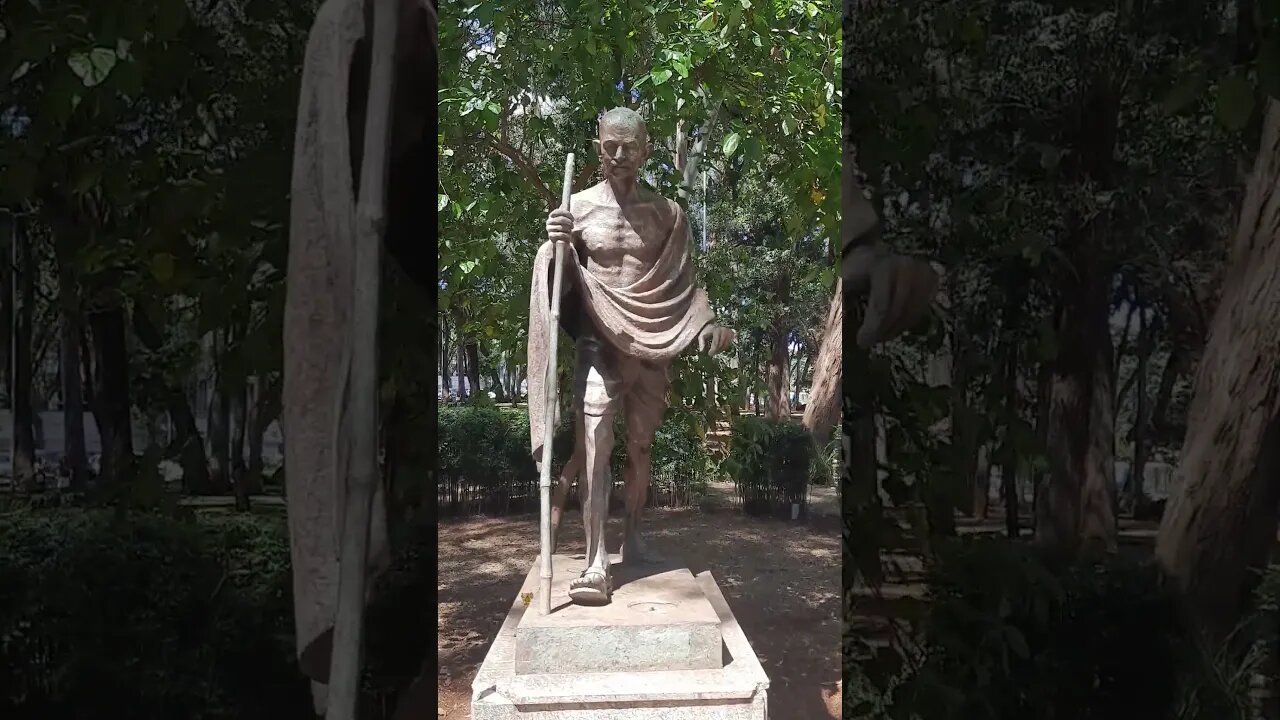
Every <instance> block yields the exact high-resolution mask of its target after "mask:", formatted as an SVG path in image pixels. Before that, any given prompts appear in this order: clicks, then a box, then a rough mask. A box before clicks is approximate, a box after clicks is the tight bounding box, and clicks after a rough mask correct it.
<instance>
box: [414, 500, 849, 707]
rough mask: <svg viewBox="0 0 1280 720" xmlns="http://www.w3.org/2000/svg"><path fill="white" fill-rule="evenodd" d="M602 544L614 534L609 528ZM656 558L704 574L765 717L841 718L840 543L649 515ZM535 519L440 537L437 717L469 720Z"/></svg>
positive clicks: (686, 515)
mask: <svg viewBox="0 0 1280 720" xmlns="http://www.w3.org/2000/svg"><path fill="white" fill-rule="evenodd" d="M581 523H582V521H581V515H579V514H578V513H571V514H570V515H569V516H568V517H566V519H565V527H564V533H565V535H564V548H563V552H570V553H574V552H576V553H581V552H584V551H585V547H584V543H583V536H582V524H581ZM609 530H610V533H609V537H610V540H609V545H610V547H611V548H612V547H616V546H617V545H618V544H619V543H620V541H621V537H620V535H621V530H622V523H621V521H620V520H619V519H617V518H615V519H614V520H613V521H612V522H611V525H610V528H609ZM647 531H648V537H649V539H650V543H651V544H652V546H653V549H654V550H656V551H657V552H659V553H661V554H662V555H664V556H666V557H669V558H677V557H678V558H682V559H683V560H684V561H685V562H686V563H688V565H689V568H690V570H692V571H693V572H695V573H697V572H701V571H702V570H710V571H711V573H712V575H714V576H715V578H716V580H717V581H718V582H719V583H720V587H721V590H722V591H723V592H724V595H725V598H726V599H727V600H728V602H729V606H730V607H731V608H732V609H733V611H734V613H735V614H736V615H737V618H738V622H739V623H741V625H742V628H743V630H744V631H745V632H746V635H747V639H748V640H749V641H750V642H751V647H752V648H753V649H754V650H755V652H756V654H757V655H758V656H759V658H760V662H761V664H762V665H763V666H764V670H765V672H766V673H767V674H768V676H769V680H770V688H769V714H770V716H771V717H776V718H780V719H781V720H827V718H838V717H840V711H839V700H840V698H839V681H840V628H841V625H840V582H841V576H840V540H839V538H840V536H839V529H838V525H837V524H835V523H830V522H827V523H814V524H797V523H789V522H785V521H778V520H766V519H759V518H751V517H747V516H745V515H743V514H742V513H741V512H737V511H726V510H722V511H717V512H708V511H705V510H699V509H692V508H691V509H681V510H652V511H649V512H648V515H647ZM537 537H538V533H537V516H536V515H522V516H516V517H506V518H470V519H466V520H458V521H451V522H450V521H446V522H442V523H441V525H440V534H439V549H440V556H439V576H438V577H439V596H440V605H439V619H440V637H439V653H440V654H439V662H440V665H439V667H440V670H439V678H438V679H439V684H438V689H439V694H438V700H439V708H440V709H439V717H442V718H446V719H447V720H470V717H471V712H470V707H469V706H470V698H471V689H470V685H471V680H472V678H473V677H474V676H475V674H476V671H477V670H478V669H479V667H480V663H481V662H482V661H483V660H484V656H485V653H486V652H487V651H488V649H489V644H490V643H491V642H492V641H493V638H494V636H495V635H496V634H497V632H498V628H499V627H500V626H501V625H502V620H503V618H504V617H505V615H506V612H507V610H508V609H509V608H510V606H511V603H512V602H513V601H514V600H515V595H516V593H517V591H518V590H519V589H520V584H521V582H522V581H523V580H524V576H525V574H526V573H528V571H529V567H530V565H531V564H532V563H533V561H534V559H535V557H536V556H537Z"/></svg>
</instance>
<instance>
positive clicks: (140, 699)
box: [0, 508, 310, 719]
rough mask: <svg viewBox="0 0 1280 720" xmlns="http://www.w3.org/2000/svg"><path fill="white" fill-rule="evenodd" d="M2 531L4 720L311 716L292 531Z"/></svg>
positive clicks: (56, 520) (30, 519) (144, 523)
mask: <svg viewBox="0 0 1280 720" xmlns="http://www.w3.org/2000/svg"><path fill="white" fill-rule="evenodd" d="M4 520H5V522H4V523H0V577H2V578H3V582H2V584H0V656H3V664H4V666H5V667H6V668H7V670H6V673H5V676H4V678H3V680H0V688H3V690H2V691H0V708H2V709H3V710H4V714H5V715H10V714H12V715H13V716H14V717H77V716H87V715H92V714H95V713H99V712H100V711H101V708H104V707H120V708H125V707H127V708H129V713H130V716H131V717H136V718H140V719H145V718H171V717H186V718H228V719H229V718H290V717H298V718H301V717H303V716H305V715H306V712H305V711H306V709H307V708H308V707H309V704H310V703H309V700H308V697H307V684H306V682H305V680H304V679H303V678H302V677H301V676H300V675H299V674H298V672H297V670H296V663H295V662H294V660H293V638H292V635H293V632H292V630H293V621H292V617H293V613H292V604H291V595H290V592H289V588H290V579H289V577H290V576H289V545H288V539H287V536H286V534H285V530H284V524H283V519H281V520H266V519H263V518H258V517H252V516H237V517H232V518H226V519H222V520H218V521H213V522H208V523H205V522H201V523H197V522H191V521H181V520H173V519H170V518H166V517H163V516H159V515H146V514H128V515H117V514H114V513H110V512H104V511H81V510H75V509H66V508H64V509H60V510H56V511H47V512H30V513H24V512H12V513H8V514H7V515H6V517H5V518H4Z"/></svg>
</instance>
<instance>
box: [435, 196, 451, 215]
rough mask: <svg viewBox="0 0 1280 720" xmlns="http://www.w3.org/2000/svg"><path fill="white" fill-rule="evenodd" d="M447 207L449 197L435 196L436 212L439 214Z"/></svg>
mask: <svg viewBox="0 0 1280 720" xmlns="http://www.w3.org/2000/svg"><path fill="white" fill-rule="evenodd" d="M448 206H449V196H448V195H445V194H444V193H438V194H437V195H436V212H440V211H441V210H444V209H445V208H446V207H448Z"/></svg>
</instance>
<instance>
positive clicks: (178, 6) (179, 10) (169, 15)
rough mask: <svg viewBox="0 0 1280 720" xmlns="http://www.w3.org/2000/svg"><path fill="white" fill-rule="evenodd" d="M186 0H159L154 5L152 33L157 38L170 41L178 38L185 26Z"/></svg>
mask: <svg viewBox="0 0 1280 720" xmlns="http://www.w3.org/2000/svg"><path fill="white" fill-rule="evenodd" d="M188 12H189V10H188V9H187V2H186V0H160V1H159V2H158V3H157V5H156V17H155V25H154V27H153V28H152V31H153V32H154V33H155V34H156V36H157V37H160V38H163V39H166V40H167V39H171V38H175V37H177V36H178V33H179V32H180V31H181V30H182V27H183V26H184V25H186V24H187V13H188Z"/></svg>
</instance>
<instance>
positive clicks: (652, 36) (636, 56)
mask: <svg viewBox="0 0 1280 720" xmlns="http://www.w3.org/2000/svg"><path fill="white" fill-rule="evenodd" d="M583 12H584V13H587V14H585V15H572V14H571V13H570V10H568V9H566V8H565V7H563V6H562V5H561V4H558V3H548V2H535V3H528V4H525V5H521V6H510V7H508V6H502V5H499V4H497V3H479V4H474V5H468V6H467V7H465V9H463V8H462V7H459V8H458V11H457V12H454V13H449V12H446V13H445V16H446V17H455V18H459V21H458V22H456V23H446V24H445V25H444V26H443V27H442V28H441V32H442V36H443V37H442V42H441V47H442V48H443V51H444V55H443V57H442V61H441V81H442V82H441V86H442V88H443V90H442V93H441V112H442V114H443V116H444V117H443V118H442V121H441V123H440V126H441V128H442V129H443V130H444V135H443V136H442V140H443V142H442V145H441V151H440V152H441V155H440V190H439V191H438V196H437V202H438V207H439V210H440V212H441V222H440V232H441V248H440V279H441V286H440V294H439V299H440V308H441V311H442V312H443V313H449V314H450V316H451V317H450V322H451V325H453V326H454V327H453V330H454V332H453V333H452V335H453V336H454V337H457V338H458V339H459V340H460V341H461V342H462V343H463V344H464V346H465V345H471V346H472V347H474V348H475V349H476V350H478V351H479V353H480V354H484V351H485V350H490V352H491V353H493V354H496V355H499V356H501V355H508V356H514V357H520V356H521V355H523V349H524V337H523V331H524V328H525V326H526V325H527V322H526V318H524V317H523V316H522V315H516V314H512V313H511V312H509V309H508V304H509V302H510V299H511V298H513V297H524V296H526V295H527V294H528V292H529V286H528V282H529V278H528V272H527V268H529V267H530V266H531V264H532V258H533V253H534V251H535V250H536V249H537V244H538V238H540V236H541V234H542V231H541V228H542V226H543V224H544V222H545V217H546V213H547V210H548V208H549V207H550V206H552V205H554V204H555V203H556V202H558V199H557V198H558V196H559V188H556V187H552V185H550V184H548V183H549V181H551V182H558V178H559V176H560V173H559V167H561V164H562V163H563V159H564V154H565V153H567V152H570V151H573V152H576V153H578V155H579V157H582V158H584V160H585V162H584V163H583V165H582V166H580V168H581V169H580V172H579V174H578V177H577V178H576V179H575V181H574V187H575V188H578V189H581V188H582V187H584V186H585V185H586V184H587V183H588V182H589V181H590V179H591V177H592V175H593V173H594V171H595V161H594V158H592V157H591V153H590V151H589V145H588V143H589V140H590V139H591V138H592V137H593V136H594V134H595V130H596V127H595V123H596V117H597V115H598V114H599V113H600V112H601V111H602V110H604V109H607V108H609V107H612V106H615V105H630V106H634V107H638V108H640V109H641V110H642V112H644V114H645V116H646V118H647V122H648V127H649V133H650V136H651V138H652V139H653V140H654V142H655V144H656V145H657V150H656V154H655V157H654V159H653V160H651V161H650V165H649V168H648V169H649V170H650V176H649V177H648V178H647V179H648V181H649V183H650V184H652V185H654V186H655V187H656V188H657V189H658V190H659V191H660V192H662V194H664V195H666V196H668V197H676V198H680V199H681V200H682V201H684V202H687V203H692V202H694V201H695V200H696V193H691V192H689V186H690V185H692V182H691V180H692V178H691V177H689V175H690V174H691V173H693V174H695V175H696V172H697V169H696V168H698V167H700V166H699V164H698V162H697V160H698V159H699V158H700V157H704V158H705V160H704V162H703V163H702V165H701V167H704V168H708V169H709V171H710V173H711V174H712V175H713V177H714V178H715V179H716V183H715V188H716V201H717V202H718V201H719V199H720V197H719V196H720V195H721V194H722V193H725V192H728V191H730V188H731V187H732V186H733V185H734V184H735V181H734V179H735V178H737V177H746V176H754V177H756V178H757V179H759V178H763V179H764V181H765V182H767V183H768V184H769V187H771V188H772V190H771V194H772V195H773V196H774V199H776V200H777V201H779V206H780V207H781V208H782V210H783V212H782V214H781V216H780V217H779V218H778V220H779V223H780V225H781V227H782V229H783V231H784V232H785V235H786V237H787V238H791V239H798V238H801V237H803V236H805V235H806V234H809V235H813V236H814V237H815V238H816V239H818V240H820V239H821V237H824V236H832V235H834V229H835V228H836V227H837V223H838V222H839V219H838V218H839V216H838V212H837V209H838V203H839V192H838V188H839V184H838V178H837V174H838V172H839V164H838V154H837V152H838V151H837V150H836V148H837V143H838V135H837V134H836V132H835V129H834V123H833V122H831V121H833V120H834V118H835V112H836V108H837V106H838V103H839V102H840V92H839V89H838V88H837V84H836V82H835V70H836V68H837V67H838V56H837V55H836V47H835V44H836V43H835V38H836V32H835V15H834V13H824V12H819V11H818V8H817V6H816V5H814V4H812V3H805V2H795V1H785V2H775V3H741V2H738V1H737V0H733V1H732V2H731V1H729V0H717V2H712V3H703V4H701V5H698V6H690V5H688V4H685V3H679V2H673V1H671V0H660V1H658V2H652V1H650V2H643V1H641V0H610V1H609V2H605V3H602V4H599V5H598V6H595V7H592V8H590V9H589V10H588V9H585V8H584V9H583ZM618 17H625V18H638V19H639V20H637V21H636V22H632V23H621V24H620V23H617V22H615V21H614V20H613V18H618ZM552 179H556V180H554V181H553V180H552ZM779 188H785V190H784V191H782V192H779V190H778V189H779ZM694 215H695V214H694V213H690V216H691V217H692V216H694ZM695 222H696V218H695ZM701 262H702V260H700V263H701ZM706 262H707V263H711V262H714V260H713V259H711V258H709V257H708V258H706ZM704 267H706V266H704ZM707 276H708V273H705V272H704V273H703V277H704V278H706V277H707ZM787 287H789V286H788V285H786V284H785V283H784V284H781V285H780V284H774V285H773V286H771V287H770V288H768V290H769V292H771V293H774V294H777V293H778V292H781V291H783V290H784V289H786V288H787ZM828 287H829V285H828ZM750 290H751V288H747V287H738V288H735V289H734V293H733V295H734V297H735V298H737V299H741V298H743V297H745V295H746V294H747V293H748V292H749V291H750ZM714 302H715V299H714V298H713V303H714ZM718 307H720V308H722V309H724V311H725V312H726V313H729V312H732V309H731V308H730V307H729V306H728V305H727V304H726V305H722V306H718ZM455 310H457V312H454V311H455ZM815 324H816V323H815ZM739 329H741V328H739ZM796 329H797V328H794V327H792V328H786V329H782V328H777V329H774V331H773V332H772V340H773V346H774V348H775V349H776V348H778V347H781V348H782V352H781V353H778V352H775V356H777V359H776V360H775V367H777V368H780V371H779V372H778V373H775V377H776V379H777V381H778V382H779V383H780V384H782V385H783V386H785V380H786V376H787V373H786V368H788V367H789V363H788V362H787V357H786V356H785V351H786V344H787V342H788V341H789V340H791V339H792V337H791V333H793V332H794V331H795V330H796ZM808 330H809V328H808V327H805V328H804V331H805V332H808ZM744 335H745V333H744ZM745 339H746V338H744V340H745ZM452 354H456V352H455V353H451V355H452ZM492 363H493V360H491V359H490V360H486V359H485V358H483V357H482V358H481V359H480V363H479V364H480V365H485V364H492ZM679 363H680V364H679V367H678V368H677V377H678V378H680V379H681V383H680V387H677V388H676V390H677V392H678V393H679V394H680V396H681V397H684V398H689V399H691V400H693V399H695V398H700V399H698V400H696V401H697V402H698V403H700V404H703V403H705V398H706V392H705V388H706V387H707V386H708V385H709V384H711V383H713V382H715V383H717V384H723V385H725V386H726V387H727V386H729V385H731V384H732V385H736V382H732V383H731V382H730V380H731V375H732V374H733V373H731V372H730V371H729V368H728V365H727V364H722V363H720V362H719V361H718V360H717V361H716V362H714V363H712V362H702V361H700V360H699V359H697V358H692V357H682V358H681V359H680V360H679ZM686 380H687V382H686ZM779 399H780V400H782V401H785V400H786V398H785V397H782V393H779ZM705 409H706V410H707V411H708V412H714V409H712V408H705Z"/></svg>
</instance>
